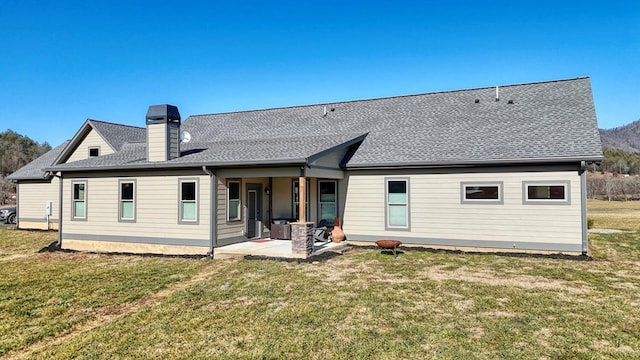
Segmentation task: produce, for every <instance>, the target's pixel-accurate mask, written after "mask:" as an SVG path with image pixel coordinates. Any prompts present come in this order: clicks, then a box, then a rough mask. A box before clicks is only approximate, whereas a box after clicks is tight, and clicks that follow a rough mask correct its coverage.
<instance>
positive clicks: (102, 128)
mask: <svg viewBox="0 0 640 360" xmlns="http://www.w3.org/2000/svg"><path fill="white" fill-rule="evenodd" d="M88 122H89V123H90V124H91V126H93V128H94V129H95V130H96V131H97V132H98V133H99V134H100V135H102V137H104V140H105V141H106V142H107V143H108V144H109V145H111V147H112V148H113V150H114V151H119V150H120V149H121V148H122V145H124V144H125V143H127V142H141V141H145V140H146V137H147V129H146V128H144V127H137V126H129V125H121V124H114V123H110V122H105V121H99V120H93V119H89V120H88Z"/></svg>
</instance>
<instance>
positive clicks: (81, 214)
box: [71, 181, 87, 220]
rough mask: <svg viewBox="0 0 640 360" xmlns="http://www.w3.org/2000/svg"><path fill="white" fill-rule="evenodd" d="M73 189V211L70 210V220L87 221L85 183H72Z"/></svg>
mask: <svg viewBox="0 0 640 360" xmlns="http://www.w3.org/2000/svg"><path fill="white" fill-rule="evenodd" d="M71 186H72V188H73V209H72V210H71V218H72V220H86V219H87V183H86V182H84V181H83V182H75V181H74V182H72V183H71Z"/></svg>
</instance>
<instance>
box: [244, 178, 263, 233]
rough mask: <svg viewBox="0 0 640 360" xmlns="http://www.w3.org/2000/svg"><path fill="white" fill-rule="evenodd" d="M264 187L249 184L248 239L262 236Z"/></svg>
mask: <svg viewBox="0 0 640 360" xmlns="http://www.w3.org/2000/svg"><path fill="white" fill-rule="evenodd" d="M261 195H262V185H259V184H247V237H248V238H250V239H251V238H254V237H258V236H261V235H262V231H261V230H262V221H261V220H262V214H261V213H262V212H261V211H260V210H261V209H262V197H261Z"/></svg>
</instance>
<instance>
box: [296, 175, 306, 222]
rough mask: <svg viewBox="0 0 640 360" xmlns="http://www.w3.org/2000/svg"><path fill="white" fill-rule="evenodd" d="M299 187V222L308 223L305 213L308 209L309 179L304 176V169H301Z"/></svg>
mask: <svg viewBox="0 0 640 360" xmlns="http://www.w3.org/2000/svg"><path fill="white" fill-rule="evenodd" d="M298 186H299V194H298V196H299V199H298V200H299V201H298V214H300V219H298V222H301V223H306V222H307V212H306V211H305V210H306V208H307V204H306V202H307V178H306V176H305V174H304V167H302V168H300V178H299V179H298Z"/></svg>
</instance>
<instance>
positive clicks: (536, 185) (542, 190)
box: [522, 181, 571, 205]
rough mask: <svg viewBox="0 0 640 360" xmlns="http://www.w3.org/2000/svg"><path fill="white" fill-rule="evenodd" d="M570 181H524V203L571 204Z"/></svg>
mask: <svg viewBox="0 0 640 360" xmlns="http://www.w3.org/2000/svg"><path fill="white" fill-rule="evenodd" d="M569 185H570V182H569V181H523V182H522V203H523V204H528V205H534V204H558V205H569V204H571V200H570V199H571V189H570V186H569Z"/></svg>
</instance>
